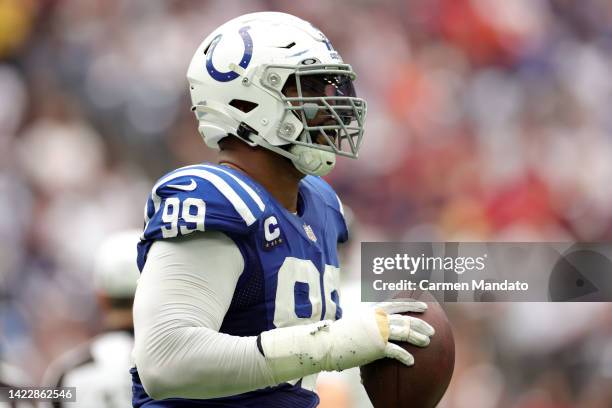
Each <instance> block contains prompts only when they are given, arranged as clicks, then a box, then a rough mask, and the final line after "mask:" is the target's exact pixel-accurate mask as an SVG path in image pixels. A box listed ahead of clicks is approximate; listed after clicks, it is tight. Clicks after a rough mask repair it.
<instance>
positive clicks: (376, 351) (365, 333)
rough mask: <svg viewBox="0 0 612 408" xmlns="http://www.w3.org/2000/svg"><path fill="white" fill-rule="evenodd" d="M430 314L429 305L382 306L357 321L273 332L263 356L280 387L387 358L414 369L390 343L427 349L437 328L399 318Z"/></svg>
mask: <svg viewBox="0 0 612 408" xmlns="http://www.w3.org/2000/svg"><path fill="white" fill-rule="evenodd" d="M425 310H427V304H426V303H423V302H416V301H408V300H398V301H395V302H385V303H380V304H378V305H377V306H376V308H374V309H370V310H368V311H366V312H365V313H362V314H360V315H359V316H356V317H353V318H343V319H340V320H337V321H335V322H333V321H330V320H324V321H321V322H317V323H312V324H307V325H301V326H293V327H284V328H280V329H274V330H269V331H266V332H263V333H261V335H260V345H261V351H262V352H263V354H264V356H265V359H266V362H267V363H268V367H269V368H270V371H271V373H272V375H273V376H274V378H275V380H276V381H278V382H279V383H280V382H282V381H287V380H290V379H295V378H300V377H304V376H306V375H310V374H314V373H317V372H319V371H332V370H337V371H340V370H344V369H347V368H352V367H357V366H360V365H364V364H367V363H370V362H372V361H374V360H378V359H380V358H383V357H390V358H394V359H397V360H399V361H401V362H402V363H404V364H406V365H412V364H414V358H413V356H412V355H411V354H410V353H408V352H407V351H405V350H404V349H402V348H401V347H399V346H397V345H395V344H392V343H389V342H388V340H397V341H407V342H409V343H411V344H414V345H416V346H420V347H425V346H427V345H428V344H429V337H430V336H432V335H433V334H434V329H433V327H431V326H430V325H429V324H427V323H426V322H424V321H423V320H421V319H417V318H415V317H411V316H402V315H399V314H395V313H400V312H423V311H425Z"/></svg>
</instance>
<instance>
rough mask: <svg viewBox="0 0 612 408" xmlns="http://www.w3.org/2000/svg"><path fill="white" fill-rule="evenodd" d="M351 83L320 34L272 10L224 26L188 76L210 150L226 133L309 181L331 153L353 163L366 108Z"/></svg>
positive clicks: (325, 167) (326, 166)
mask: <svg viewBox="0 0 612 408" xmlns="http://www.w3.org/2000/svg"><path fill="white" fill-rule="evenodd" d="M355 77H356V76H355V73H354V72H353V70H352V68H351V66H350V65H347V64H344V63H343V62H342V58H341V57H340V55H339V54H338V52H337V51H336V50H334V48H333V47H332V45H331V43H330V42H329V40H328V39H327V37H325V35H324V34H323V33H322V32H321V31H319V30H318V29H317V28H315V27H313V26H312V25H311V24H310V23H308V22H307V21H304V20H302V19H300V18H297V17H295V16H292V15H290V14H285V13H276V12H262V13H252V14H246V15H243V16H240V17H237V18H235V19H233V20H230V21H228V22H227V23H225V24H223V25H222V26H221V27H219V28H218V29H216V30H215V31H214V32H213V33H212V34H210V35H209V36H208V37H207V38H206V39H205V40H204V41H203V42H202V44H200V46H199V47H198V49H197V51H196V53H195V55H194V56H193V59H192V60H191V64H190V65H189V70H188V72H187V78H188V80H189V85H190V91H191V100H192V103H193V108H192V109H193V111H194V112H195V114H196V117H197V119H198V121H199V131H200V134H201V135H202V137H203V138H204V141H205V142H206V144H207V145H208V146H209V147H212V148H215V149H218V148H219V145H218V142H219V140H220V139H222V138H224V137H226V136H228V135H233V136H236V137H238V138H240V139H241V140H242V141H244V142H246V143H248V144H249V145H251V146H262V147H264V148H267V149H270V150H272V151H273V152H275V153H278V154H280V155H282V156H285V157H287V158H289V159H290V160H291V161H292V162H293V164H294V165H295V166H296V168H297V169H299V170H300V171H301V172H303V173H305V174H314V175H325V174H327V173H329V171H331V169H332V168H333V167H334V165H335V161H336V155H342V156H347V157H352V158H356V157H357V153H358V151H359V147H360V146H361V142H362V138H363V131H364V128H363V126H364V121H365V116H366V103H365V101H364V100H363V99H360V98H357V97H356V96H355V90H354V87H353V80H354V79H355ZM288 90H290V92H287V91H288Z"/></svg>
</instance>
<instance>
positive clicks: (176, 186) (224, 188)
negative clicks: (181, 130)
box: [144, 164, 265, 239]
mask: <svg viewBox="0 0 612 408" xmlns="http://www.w3.org/2000/svg"><path fill="white" fill-rule="evenodd" d="M264 209H265V205H264V203H263V201H262V200H261V198H260V196H259V195H258V194H257V193H256V192H255V191H254V190H253V189H252V188H251V187H250V186H249V185H248V184H246V183H245V182H244V181H242V180H240V179H239V178H238V177H236V176H235V175H233V174H231V173H230V172H229V171H227V170H225V169H222V168H220V166H214V165H208V164H200V165H195V166H187V167H183V168H180V169H178V170H175V171H173V172H171V173H169V174H167V175H166V176H164V177H162V178H161V179H160V180H159V181H158V182H157V183H156V184H155V186H154V187H153V189H152V191H151V195H150V197H149V200H148V201H147V205H146V207H145V232H144V238H145V239H161V238H174V237H177V236H183V235H187V234H190V233H192V232H194V231H206V230H215V231H222V232H229V233H234V234H244V233H246V232H247V231H248V230H249V228H250V227H251V226H252V225H253V224H255V221H257V219H258V218H259V217H260V216H261V215H262V214H263V211H264Z"/></svg>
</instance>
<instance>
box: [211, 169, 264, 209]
mask: <svg viewBox="0 0 612 408" xmlns="http://www.w3.org/2000/svg"><path fill="white" fill-rule="evenodd" d="M202 167H207V168H209V169H215V170H219V171H221V172H223V173H225V174H227V175H228V176H230V177H231V178H233V179H234V180H236V182H237V183H238V184H240V187H242V188H244V190H245V191H246V192H247V193H248V194H249V195H250V196H251V198H252V199H253V201H255V203H256V204H257V206H258V207H259V209H260V210H261V211H263V210H265V209H266V205H265V204H264V203H263V201H262V200H261V198H260V197H259V195H258V194H257V193H256V192H255V190H253V189H252V188H251V186H249V185H248V184H247V183H245V182H244V181H242V180H240V179H239V178H238V177H236V176H234V175H233V174H232V173H230V172H229V171H227V170H224V169H222V168H220V167H215V166H211V165H208V164H204V165H202Z"/></svg>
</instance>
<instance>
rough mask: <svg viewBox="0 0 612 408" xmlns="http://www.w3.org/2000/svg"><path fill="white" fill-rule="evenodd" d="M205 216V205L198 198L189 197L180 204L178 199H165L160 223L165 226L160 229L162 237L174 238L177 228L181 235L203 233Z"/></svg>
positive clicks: (176, 234)
mask: <svg viewBox="0 0 612 408" xmlns="http://www.w3.org/2000/svg"><path fill="white" fill-rule="evenodd" d="M205 214H206V203H204V200H202V199H200V198H193V197H189V198H186V199H184V200H183V202H182V203H181V200H179V199H178V197H170V198H167V199H166V200H165V203H164V210H163V212H162V221H163V222H164V223H165V224H167V225H164V226H162V227H161V232H162V236H163V237H164V238H174V237H176V236H178V233H179V228H180V232H181V235H187V234H189V233H191V232H193V231H204V216H205ZM181 220H182V221H183V222H180V221H181ZM179 224H180V225H179Z"/></svg>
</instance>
